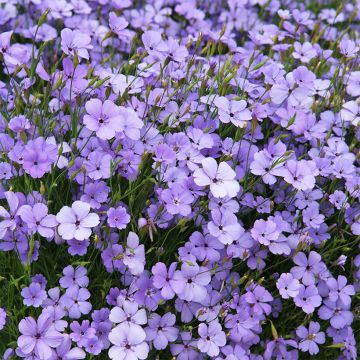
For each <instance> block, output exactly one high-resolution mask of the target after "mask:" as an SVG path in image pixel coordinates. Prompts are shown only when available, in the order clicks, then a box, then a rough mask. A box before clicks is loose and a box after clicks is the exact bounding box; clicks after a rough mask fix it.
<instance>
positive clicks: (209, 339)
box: [197, 321, 226, 356]
mask: <svg viewBox="0 0 360 360" xmlns="http://www.w3.org/2000/svg"><path fill="white" fill-rule="evenodd" d="M198 332H199V335H200V337H201V339H199V340H198V342H197V346H198V348H199V350H200V351H201V352H203V353H206V354H207V355H208V356H217V355H219V353H220V349H219V347H222V346H224V345H225V344H226V336H225V333H224V332H223V331H222V328H221V325H220V324H219V322H218V321H212V322H210V323H209V325H206V324H205V323H201V324H200V325H199V328H198Z"/></svg>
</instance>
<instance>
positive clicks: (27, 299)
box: [21, 282, 47, 308]
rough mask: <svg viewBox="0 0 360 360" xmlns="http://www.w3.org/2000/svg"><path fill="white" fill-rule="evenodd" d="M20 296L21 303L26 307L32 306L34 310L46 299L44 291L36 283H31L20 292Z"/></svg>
mask: <svg viewBox="0 0 360 360" xmlns="http://www.w3.org/2000/svg"><path fill="white" fill-rule="evenodd" d="M21 296H22V297H23V298H24V300H23V303H24V304H25V305H26V306H33V307H35V308H37V307H39V306H41V304H42V303H43V302H44V300H45V299H46V298H47V294H46V291H45V290H44V289H42V288H41V285H40V284H38V283H36V282H33V283H31V284H30V285H29V287H25V288H23V289H22V290H21Z"/></svg>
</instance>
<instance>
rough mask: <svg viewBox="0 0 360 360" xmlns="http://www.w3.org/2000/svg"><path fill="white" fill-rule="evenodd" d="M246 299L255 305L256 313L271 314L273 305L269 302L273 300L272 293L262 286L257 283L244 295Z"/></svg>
mask: <svg viewBox="0 0 360 360" xmlns="http://www.w3.org/2000/svg"><path fill="white" fill-rule="evenodd" d="M244 298H245V301H246V302H247V303H248V304H251V305H252V306H253V309H254V312H255V313H256V314H260V315H261V314H263V313H265V314H267V315H268V314H270V312H271V306H270V305H269V304H268V302H271V301H273V297H272V296H271V294H270V293H269V292H268V291H267V290H266V289H265V288H264V287H262V286H260V285H255V287H254V289H253V290H252V291H248V292H247V293H246V294H245V295H244Z"/></svg>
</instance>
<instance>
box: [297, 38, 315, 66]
mask: <svg viewBox="0 0 360 360" xmlns="http://www.w3.org/2000/svg"><path fill="white" fill-rule="evenodd" d="M316 54H317V53H316V50H315V48H314V47H313V46H312V44H311V43H309V42H307V41H306V42H304V43H303V44H300V43H299V42H298V41H295V42H294V52H293V54H292V55H293V57H294V59H299V60H300V61H301V62H303V63H308V62H310V60H311V59H312V58H314V57H316Z"/></svg>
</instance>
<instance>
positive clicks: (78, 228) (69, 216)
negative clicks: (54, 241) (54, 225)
mask: <svg viewBox="0 0 360 360" xmlns="http://www.w3.org/2000/svg"><path fill="white" fill-rule="evenodd" d="M56 220H57V222H58V223H59V224H60V225H59V227H58V232H59V235H60V236H61V237H62V238H63V239H65V240H71V239H73V238H75V239H76V240H79V241H81V240H85V239H88V238H89V237H90V235H91V228H93V227H95V226H97V225H99V223H100V219H99V216H98V215H97V214H95V213H90V205H89V204H87V203H85V202H82V201H75V202H73V204H72V205H71V207H69V206H64V207H62V208H61V210H60V212H59V213H58V214H57V215H56Z"/></svg>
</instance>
